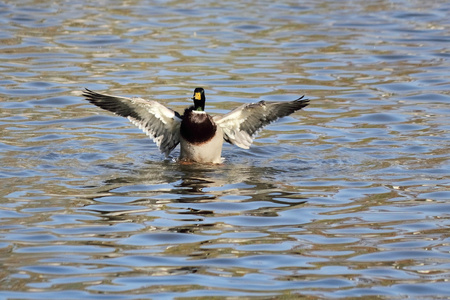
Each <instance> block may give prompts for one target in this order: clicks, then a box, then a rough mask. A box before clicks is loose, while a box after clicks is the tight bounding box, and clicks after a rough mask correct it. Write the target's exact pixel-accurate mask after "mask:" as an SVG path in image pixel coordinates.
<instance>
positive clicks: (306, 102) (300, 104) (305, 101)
mask: <svg viewBox="0 0 450 300" xmlns="http://www.w3.org/2000/svg"><path fill="white" fill-rule="evenodd" d="M304 98H305V95H303V96H301V97H300V98H298V99H296V100H294V101H292V102H294V103H296V104H297V105H298V106H297V107H298V109H302V108H303V107H305V106H308V105H309V99H304Z"/></svg>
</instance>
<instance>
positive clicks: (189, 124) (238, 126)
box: [83, 88, 309, 164]
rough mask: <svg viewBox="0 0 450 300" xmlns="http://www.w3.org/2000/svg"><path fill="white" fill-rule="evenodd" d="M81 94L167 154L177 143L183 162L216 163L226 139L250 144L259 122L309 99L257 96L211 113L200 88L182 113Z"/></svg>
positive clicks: (130, 100) (131, 100) (147, 102)
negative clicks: (256, 99)
mask: <svg viewBox="0 0 450 300" xmlns="http://www.w3.org/2000/svg"><path fill="white" fill-rule="evenodd" d="M83 96H84V97H85V98H86V100H87V101H89V102H90V103H92V104H94V105H97V106H98V107H100V108H103V109H105V110H109V111H111V112H113V113H115V114H117V115H119V116H122V117H126V118H128V120H130V121H131V123H133V124H134V125H136V126H137V127H139V128H140V129H142V130H143V131H144V132H145V133H146V134H147V135H148V136H150V137H151V138H152V139H153V141H154V142H155V143H156V144H157V146H158V147H159V149H160V151H161V152H162V153H164V154H165V155H166V157H167V156H169V154H170V152H171V151H172V150H173V149H174V148H175V147H176V146H177V145H178V144H180V148H181V150H180V157H179V158H180V160H181V161H187V162H200V163H214V164H215V163H221V162H222V157H221V154H222V145H223V142H224V141H225V142H228V143H230V144H233V145H236V146H238V147H241V148H244V149H248V148H249V147H250V145H251V144H252V142H253V136H254V134H255V133H256V132H257V131H258V130H259V129H261V128H262V127H263V126H265V125H267V124H269V123H271V122H273V121H275V120H277V119H278V118H281V117H284V116H288V115H290V114H292V113H293V112H295V111H297V110H300V109H302V108H303V107H305V106H307V105H308V104H309V100H307V99H303V97H304V96H302V97H300V98H298V99H297V100H294V101H286V102H266V101H259V102H257V103H252V104H244V105H241V106H239V107H237V108H235V109H234V110H232V111H230V112H229V113H227V114H225V115H217V116H214V117H212V116H210V115H209V114H207V113H206V112H205V91H204V90H203V88H196V89H195V90H194V96H193V98H192V100H193V101H194V105H193V106H191V107H189V108H187V109H186V110H185V111H184V114H183V115H180V114H179V113H177V112H176V111H174V110H172V109H170V108H167V107H165V106H164V105H162V104H160V103H158V102H156V101H153V100H144V99H142V98H125V97H117V96H110V95H106V94H100V93H96V92H93V91H91V90H89V89H86V90H85V91H84V92H83Z"/></svg>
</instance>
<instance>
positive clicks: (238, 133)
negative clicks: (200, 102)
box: [214, 96, 309, 149]
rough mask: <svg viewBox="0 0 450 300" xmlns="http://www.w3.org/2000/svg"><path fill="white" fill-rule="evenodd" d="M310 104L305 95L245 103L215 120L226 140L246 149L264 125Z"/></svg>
mask: <svg viewBox="0 0 450 300" xmlns="http://www.w3.org/2000/svg"><path fill="white" fill-rule="evenodd" d="M308 104H309V100H308V99H303V96H302V97H300V98H298V99H297V100H294V101H288V102H266V101H260V102H258V103H252V104H244V105H242V106H240V107H238V108H236V109H234V110H232V111H231V112H229V113H227V114H225V115H223V116H216V117H215V118H214V121H215V122H216V124H217V125H219V126H220V127H221V128H222V130H223V133H224V134H223V136H224V140H225V141H227V142H228V143H230V144H234V145H236V146H239V147H241V148H244V149H248V148H249V147H250V145H251V144H252V142H253V135H254V134H255V133H256V132H257V131H258V130H259V129H261V128H262V127H263V126H265V125H267V124H269V123H271V122H273V121H275V120H277V119H279V118H282V117H285V116H288V115H290V114H292V113H293V112H295V111H297V110H299V109H302V108H303V107H305V106H307V105H308Z"/></svg>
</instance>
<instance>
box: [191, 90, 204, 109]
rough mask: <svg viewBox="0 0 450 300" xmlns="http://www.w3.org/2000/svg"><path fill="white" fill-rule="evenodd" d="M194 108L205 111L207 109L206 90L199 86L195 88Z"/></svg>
mask: <svg viewBox="0 0 450 300" xmlns="http://www.w3.org/2000/svg"><path fill="white" fill-rule="evenodd" d="M192 100H194V110H198V111H204V110H205V90H204V89H203V88H201V87H198V88H196V89H195V90H194V97H192Z"/></svg>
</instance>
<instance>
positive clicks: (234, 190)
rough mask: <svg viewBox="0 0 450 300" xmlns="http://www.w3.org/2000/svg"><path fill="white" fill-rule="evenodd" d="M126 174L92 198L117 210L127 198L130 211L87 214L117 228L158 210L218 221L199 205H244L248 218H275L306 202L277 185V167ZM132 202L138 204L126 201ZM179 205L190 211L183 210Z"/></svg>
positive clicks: (159, 166) (157, 166) (193, 167)
mask: <svg viewBox="0 0 450 300" xmlns="http://www.w3.org/2000/svg"><path fill="white" fill-rule="evenodd" d="M127 168H129V172H126V175H125V176H123V172H121V174H122V175H121V176H119V177H116V178H109V179H107V180H105V181H104V183H105V184H104V185H103V186H101V187H98V188H97V189H96V190H97V193H96V194H95V195H93V196H92V200H93V201H94V202H95V203H99V202H101V203H102V204H104V203H105V202H108V197H114V199H115V203H109V204H110V205H114V204H117V198H120V197H123V199H124V202H122V203H121V204H122V205H126V207H125V208H126V209H124V210H122V211H120V210H114V211H107V210H106V209H104V208H105V207H106V208H107V207H108V206H107V205H106V206H105V205H103V207H102V209H101V210H100V209H98V205H92V206H91V207H90V208H89V206H88V207H85V209H90V210H92V211H96V212H97V213H100V214H101V215H102V216H103V217H105V218H107V219H109V220H110V221H116V222H117V221H119V220H120V219H122V220H123V221H126V220H127V219H128V218H130V216H131V215H136V214H139V213H140V214H145V213H146V212H151V211H156V210H163V211H164V210H165V211H170V214H180V215H185V216H186V215H191V216H193V215H196V216H198V217H199V218H204V217H205V216H212V215H214V214H215V212H214V210H211V209H199V208H197V207H196V206H195V205H194V204H196V203H197V204H199V203H213V202H214V203H223V206H227V205H229V206H231V205H234V206H238V205H237V203H239V204H241V205H242V207H243V211H242V213H245V214H247V215H251V216H264V217H276V216H278V212H280V211H282V210H286V209H289V208H292V207H293V206H297V205H302V204H303V203H305V201H306V200H305V198H304V197H303V196H302V195H301V194H300V193H299V192H296V191H286V189H285V187H284V186H285V184H286V182H285V181H284V180H283V179H282V178H281V179H279V180H277V179H276V178H277V177H278V176H279V173H280V170H277V169H275V168H273V167H255V166H248V165H246V166H242V165H237V164H231V163H228V164H222V165H202V164H179V163H176V162H172V161H163V162H147V163H146V164H145V165H143V166H141V168H139V169H136V168H135V167H132V166H127ZM121 171H123V168H122V170H121ZM133 198H136V199H135V200H131V201H127V199H133ZM227 202H228V203H227ZM176 203H181V204H186V205H185V206H182V207H181V206H180V205H175V204H176ZM244 203H246V205H243V204H244ZM252 203H257V204H255V205H253V204H252ZM189 204H191V205H189ZM173 207H176V209H174V208H173ZM235 213H241V212H235ZM182 231H185V230H184V229H183V230H182Z"/></svg>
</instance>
